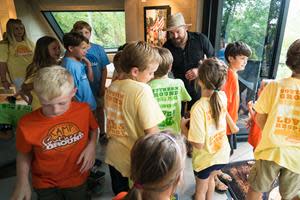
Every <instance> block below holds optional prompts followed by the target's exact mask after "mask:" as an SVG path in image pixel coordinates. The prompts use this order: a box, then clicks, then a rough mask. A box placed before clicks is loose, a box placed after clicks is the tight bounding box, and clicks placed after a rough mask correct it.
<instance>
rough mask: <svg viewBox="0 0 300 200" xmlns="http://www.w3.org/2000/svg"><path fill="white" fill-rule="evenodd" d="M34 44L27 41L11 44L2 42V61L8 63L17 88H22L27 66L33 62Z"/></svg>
mask: <svg viewBox="0 0 300 200" xmlns="http://www.w3.org/2000/svg"><path fill="white" fill-rule="evenodd" d="M33 49H34V45H33V44H32V43H31V42H29V41H27V42H25V41H22V42H16V43H15V44H10V45H8V43H7V42H6V41H1V42H0V52H1V53H0V62H5V63H7V67H8V71H9V74H10V76H11V78H12V81H13V83H14V84H15V85H16V87H17V89H20V86H21V84H22V83H23V81H24V79H25V75H26V68H27V66H28V65H29V64H30V63H31V62H32V57H33Z"/></svg>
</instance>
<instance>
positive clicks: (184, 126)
mask: <svg viewBox="0 0 300 200" xmlns="http://www.w3.org/2000/svg"><path fill="white" fill-rule="evenodd" d="M189 122H190V118H184V117H182V118H181V122H180V128H181V133H182V134H183V135H184V136H185V137H188V132H189V130H188V127H187V125H188V124H189Z"/></svg>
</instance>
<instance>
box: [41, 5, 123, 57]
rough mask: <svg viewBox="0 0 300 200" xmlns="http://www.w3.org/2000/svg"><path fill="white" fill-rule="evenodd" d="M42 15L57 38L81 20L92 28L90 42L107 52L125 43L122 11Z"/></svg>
mask: <svg viewBox="0 0 300 200" xmlns="http://www.w3.org/2000/svg"><path fill="white" fill-rule="evenodd" d="M43 14H44V16H45V18H46V19H47V21H48V22H49V23H50V25H51V27H52V28H53V30H54V31H55V32H56V34H57V35H58V37H59V38H62V36H63V34H64V33H67V32H70V31H71V29H72V27H73V24H74V23H75V22H76V21H79V20H83V21H86V22H87V23H89V24H90V26H91V27H92V36H91V42H93V43H96V44H100V45H101V46H103V47H104V48H105V49H106V51H107V52H110V51H114V50H116V49H117V48H118V47H119V46H121V45H123V44H124V43H125V41H126V38H125V12H124V11H72V12H70V11H47V12H43Z"/></svg>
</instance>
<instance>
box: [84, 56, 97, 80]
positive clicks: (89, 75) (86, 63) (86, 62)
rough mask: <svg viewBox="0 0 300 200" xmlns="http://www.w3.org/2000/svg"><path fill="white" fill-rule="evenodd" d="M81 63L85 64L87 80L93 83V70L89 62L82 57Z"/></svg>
mask: <svg viewBox="0 0 300 200" xmlns="http://www.w3.org/2000/svg"><path fill="white" fill-rule="evenodd" d="M81 60H82V62H84V63H85V65H86V68H87V76H88V79H89V81H90V82H93V81H94V74H93V69H92V64H91V62H90V61H89V60H88V59H87V58H86V57H83V58H82V59H81Z"/></svg>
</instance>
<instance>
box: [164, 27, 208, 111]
mask: <svg viewBox="0 0 300 200" xmlns="http://www.w3.org/2000/svg"><path fill="white" fill-rule="evenodd" d="M187 33H188V40H187V43H186V45H185V48H184V49H182V48H180V47H175V46H174V45H173V43H172V42H171V40H170V39H168V41H167V42H166V43H165V44H164V47H165V48H167V49H169V50H170V51H171V53H172V55H173V59H174V61H173V66H172V72H173V74H174V77H175V78H179V79H181V80H183V82H184V85H185V87H186V89H187V91H188V92H189V94H190V95H191V97H192V101H191V105H192V104H193V103H194V102H195V101H197V100H198V99H199V98H200V93H199V92H197V91H196V90H195V84H194V81H189V80H187V79H186V78H185V73H186V72H187V71H188V70H190V69H192V68H197V67H198V62H199V61H200V60H203V58H204V55H206V57H208V58H210V57H213V56H214V48H213V46H212V45H211V43H210V41H209V40H208V38H207V37H206V36H205V35H203V34H202V33H196V32H187ZM191 105H190V106H189V109H190V107H191Z"/></svg>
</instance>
